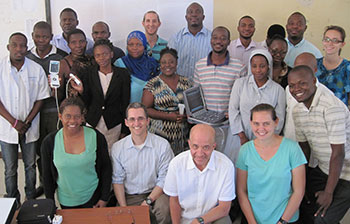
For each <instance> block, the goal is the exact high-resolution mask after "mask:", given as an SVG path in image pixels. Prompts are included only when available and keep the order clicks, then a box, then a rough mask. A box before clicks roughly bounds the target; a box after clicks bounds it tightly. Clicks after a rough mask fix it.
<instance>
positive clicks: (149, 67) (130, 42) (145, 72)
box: [114, 30, 159, 103]
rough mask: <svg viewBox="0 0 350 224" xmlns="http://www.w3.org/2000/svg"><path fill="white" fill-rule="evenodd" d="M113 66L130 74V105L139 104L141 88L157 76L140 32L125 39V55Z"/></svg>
mask: <svg viewBox="0 0 350 224" xmlns="http://www.w3.org/2000/svg"><path fill="white" fill-rule="evenodd" d="M114 65H115V66H117V67H121V68H127V69H128V70H129V72H130V74H131V88H130V89H131V92H130V103H133V102H141V98H142V91H143V87H145V85H146V83H147V81H148V80H150V79H151V78H154V77H155V76H157V75H159V64H158V62H157V61H156V59H154V58H152V57H150V56H148V55H147V39H146V36H145V34H144V33H142V32H141V31H137V30H136V31H133V32H131V33H130V34H129V36H128V39H127V55H126V56H124V57H122V58H119V59H118V60H116V61H115V62H114Z"/></svg>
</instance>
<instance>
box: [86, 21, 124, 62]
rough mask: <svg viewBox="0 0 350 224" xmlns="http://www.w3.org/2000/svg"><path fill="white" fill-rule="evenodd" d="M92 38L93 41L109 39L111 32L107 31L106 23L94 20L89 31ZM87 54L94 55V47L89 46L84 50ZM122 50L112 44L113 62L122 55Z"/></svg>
mask: <svg viewBox="0 0 350 224" xmlns="http://www.w3.org/2000/svg"><path fill="white" fill-rule="evenodd" d="M91 36H92V38H93V39H94V42H95V43H96V41H98V40H109V38H110V37H111V32H110V31H109V26H108V24H107V23H105V22H102V21H99V22H96V23H95V24H94V25H93V26H92V33H91ZM86 54H87V55H91V56H93V55H94V49H93V48H90V49H88V50H86ZM124 56H125V54H124V51H123V50H122V49H120V48H119V47H116V46H113V58H112V63H113V62H115V61H116V60H117V59H118V58H121V57H124Z"/></svg>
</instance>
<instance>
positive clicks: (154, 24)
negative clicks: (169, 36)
mask: <svg viewBox="0 0 350 224" xmlns="http://www.w3.org/2000/svg"><path fill="white" fill-rule="evenodd" d="M160 24H161V22H160V19H159V15H158V13H156V12H155V11H148V12H146V13H145V15H144V16H143V20H142V26H143V27H144V28H145V35H146V38H147V53H148V55H149V56H152V57H153V58H154V59H156V60H157V61H158V62H159V59H160V51H161V50H163V49H164V48H166V46H167V45H168V41H166V40H163V39H162V38H160V37H159V36H158V34H157V32H158V28H159V27H160Z"/></svg>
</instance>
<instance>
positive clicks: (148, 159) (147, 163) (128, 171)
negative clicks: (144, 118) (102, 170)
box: [111, 133, 174, 194]
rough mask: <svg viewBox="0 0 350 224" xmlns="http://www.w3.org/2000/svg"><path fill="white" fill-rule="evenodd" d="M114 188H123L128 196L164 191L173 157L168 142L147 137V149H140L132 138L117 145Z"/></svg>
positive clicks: (151, 136) (151, 135)
mask: <svg viewBox="0 0 350 224" xmlns="http://www.w3.org/2000/svg"><path fill="white" fill-rule="evenodd" d="M111 157H112V164H113V175H112V182H113V183H114V184H124V187H125V192H126V193H127V194H144V193H149V192H151V191H152V190H153V188H154V187H155V186H158V187H160V188H163V186H164V181H165V176H166V173H167V171H168V165H169V162H170V160H171V159H172V158H173V157H174V154H173V151H172V149H171V147H170V144H169V142H168V141H167V140H166V139H164V138H162V137H160V136H158V135H155V134H152V133H147V137H146V141H145V145H144V146H143V147H142V148H141V149H138V148H137V147H136V146H135V145H134V143H133V141H132V138H131V135H128V136H127V137H125V138H123V139H121V140H120V141H118V142H116V143H114V145H113V147H112V152H111Z"/></svg>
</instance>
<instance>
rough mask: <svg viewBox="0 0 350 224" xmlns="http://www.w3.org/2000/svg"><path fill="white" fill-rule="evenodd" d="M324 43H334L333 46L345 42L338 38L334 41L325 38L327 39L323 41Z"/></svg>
mask: <svg viewBox="0 0 350 224" xmlns="http://www.w3.org/2000/svg"><path fill="white" fill-rule="evenodd" d="M322 41H323V42H326V43H329V42H332V43H333V44H339V43H343V41H342V40H338V39H337V38H333V39H331V38H329V37H325V38H323V40H322Z"/></svg>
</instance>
